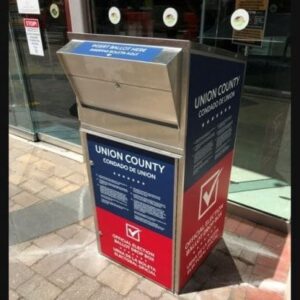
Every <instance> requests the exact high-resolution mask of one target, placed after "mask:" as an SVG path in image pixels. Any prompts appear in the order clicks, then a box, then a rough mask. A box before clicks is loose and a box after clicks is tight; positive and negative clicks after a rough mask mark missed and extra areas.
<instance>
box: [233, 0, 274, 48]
mask: <svg viewBox="0 0 300 300" xmlns="http://www.w3.org/2000/svg"><path fill="white" fill-rule="evenodd" d="M268 6H269V0H255V1H253V0H236V5H235V8H236V9H244V10H246V11H247V12H248V14H249V22H248V25H247V27H246V28H245V29H243V30H233V32H232V40H233V43H235V44H243V45H249V46H259V47H261V45H262V41H263V39H264V34H265V26H266V21H267V12H268Z"/></svg>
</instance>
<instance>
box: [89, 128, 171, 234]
mask: <svg viewBox="0 0 300 300" xmlns="http://www.w3.org/2000/svg"><path fill="white" fill-rule="evenodd" d="M87 143H88V151H89V159H90V160H92V161H93V164H92V167H91V171H92V181H93V187H94V194H95V202H96V206H97V207H100V208H102V209H105V210H107V211H109V212H111V213H113V214H116V215H118V216H120V217H122V218H125V219H127V220H130V221H132V222H135V223H136V224H139V225H142V226H144V227H146V228H148V229H150V230H152V231H154V232H157V233H160V234H163V235H164V236H166V237H169V238H171V237H172V228H173V202H174V201H173V198H174V169H175V167H174V165H175V160H174V158H171V157H167V156H163V155H160V154H156V153H153V152H150V151H146V150H142V149H139V148H135V147H132V146H128V145H124V144H121V143H117V142H114V141H110V140H107V139H104V138H100V137H97V136H94V135H89V134H88V135H87Z"/></svg>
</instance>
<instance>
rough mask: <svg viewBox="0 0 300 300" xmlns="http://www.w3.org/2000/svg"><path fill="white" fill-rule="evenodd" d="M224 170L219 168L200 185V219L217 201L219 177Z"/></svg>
mask: <svg viewBox="0 0 300 300" xmlns="http://www.w3.org/2000/svg"><path fill="white" fill-rule="evenodd" d="M222 170H223V169H219V170H217V171H216V172H215V173H214V174H213V175H212V176H211V177H209V178H208V179H207V180H206V181H205V182H204V183H203V184H202V186H201V187H200V199H199V213H198V220H200V219H201V218H202V217H203V216H204V215H205V214H206V213H207V212H208V211H209V209H210V208H211V207H212V206H213V205H214V204H215V202H216V201H217V198H218V190H219V179H220V174H221V172H222Z"/></svg>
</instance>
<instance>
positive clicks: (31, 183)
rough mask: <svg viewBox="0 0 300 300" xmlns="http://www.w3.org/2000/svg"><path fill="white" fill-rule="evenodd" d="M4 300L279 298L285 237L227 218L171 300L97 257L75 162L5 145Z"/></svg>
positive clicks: (54, 151)
mask: <svg viewBox="0 0 300 300" xmlns="http://www.w3.org/2000/svg"><path fill="white" fill-rule="evenodd" d="M9 213H10V247H9V271H10V272H9V287H10V291H9V299H10V300H14V299H30V300H35V299H38V300H41V299H43V300H47V299H49V300H50V299H59V300H61V299H72V300H76V299H80V300H82V299H93V300H94V299H101V300H102V299H105V300H106V299H107V300H114V299H130V300H135V299H137V300H144V299H145V300H146V299H160V300H174V299H195V300H196V299H199V300H205V299H213V300H214V299H217V300H218V299H220V300H229V299H230V300H235V299H236V300H237V299H247V300H251V299H264V300H268V299H272V300H277V299H278V300H279V299H284V293H285V290H286V289H287V286H286V280H287V277H288V271H289V268H290V235H284V234H282V233H280V232H277V231H275V230H272V229H270V228H266V227H263V226H260V225H257V224H255V223H252V222H249V221H246V220H243V219H241V218H238V217H236V216H232V215H228V216H227V218H226V224H225V232H224V236H223V238H222V240H221V241H220V242H219V243H218V245H217V246H216V247H215V249H214V251H213V252H212V253H211V254H210V256H209V257H208V258H207V260H206V261H205V263H204V264H203V265H202V266H201V267H200V268H199V270H198V271H197V272H196V273H195V274H194V276H193V277H192V279H191V280H190V281H189V282H188V284H187V285H186V287H185V288H184V290H183V291H182V292H181V294H180V295H179V296H176V295H172V294H171V293H170V292H168V291H166V290H165V289H164V288H161V287H160V286H158V285H156V284H154V283H152V282H150V281H148V280H146V279H144V278H143V277H142V276H139V275H137V274H135V273H133V272H131V271H129V270H127V269H125V268H123V267H122V266H120V265H118V264H115V263H114V262H112V261H110V260H108V259H107V258H105V257H104V256H101V255H100V254H98V252H97V245H96V234H95V227H94V220H93V217H92V206H91V205H90V203H89V192H88V183H87V176H86V170H85V165H84V163H83V159H82V157H81V156H80V155H77V154H74V153H71V152H69V151H64V150H61V149H59V148H57V147H54V146H48V145H46V144H44V143H41V142H39V143H31V142H28V141H26V140H23V139H21V138H17V137H14V136H10V138H9Z"/></svg>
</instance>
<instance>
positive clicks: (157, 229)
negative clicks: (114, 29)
mask: <svg viewBox="0 0 300 300" xmlns="http://www.w3.org/2000/svg"><path fill="white" fill-rule="evenodd" d="M69 38H70V42H69V43H68V44H66V45H65V46H64V47H63V48H61V49H60V50H59V51H58V52H57V55H58V57H59V59H60V62H61V64H62V66H63V68H64V71H65V73H66V75H67V77H68V79H69V81H70V83H71V86H72V88H73V90H74V92H75V94H76V97H77V105H78V114H79V119H80V132H81V139H82V144H83V149H84V155H85V158H86V163H87V169H88V176H89V182H90V188H91V195H92V198H93V202H94V203H95V210H94V215H95V224H96V227H97V231H96V232H97V238H98V247H99V252H100V253H101V254H103V255H105V256H107V257H108V258H110V259H112V260H113V261H115V262H117V263H119V264H121V265H124V266H126V267H127V268H129V269H131V270H133V271H135V272H137V273H139V274H140V275H142V276H145V277H146V278H148V279H150V280H152V281H154V282H156V283H158V284H160V285H162V286H164V287H165V288H167V289H169V290H171V291H173V292H175V293H178V292H179V291H180V289H181V288H182V287H183V286H184V285H185V284H186V282H187V281H188V279H189V278H190V277H191V276H192V274H193V273H194V272H195V270H197V268H198V267H199V266H200V265H201V263H202V262H203V261H204V260H205V258H206V257H207V256H208V255H209V253H210V251H211V250H212V249H213V247H214V246H215V245H216V243H217V242H218V240H219V239H220V238H221V236H222V233H223V228H224V218H225V213H226V202H227V194H228V187H229V180H230V172H231V166H232V160H233V152H234V142H235V136H236V127H237V119H238V111H239V104H240V98H241V91H242V86H243V81H244V73H245V60H244V59H243V58H242V57H238V56H237V55H235V54H232V53H229V52H227V51H224V50H220V49H216V48H211V47H207V46H203V45H196V44H193V43H191V42H189V41H185V40H167V39H156V38H138V37H125V36H109V35H94V34H76V33H71V34H69Z"/></svg>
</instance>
